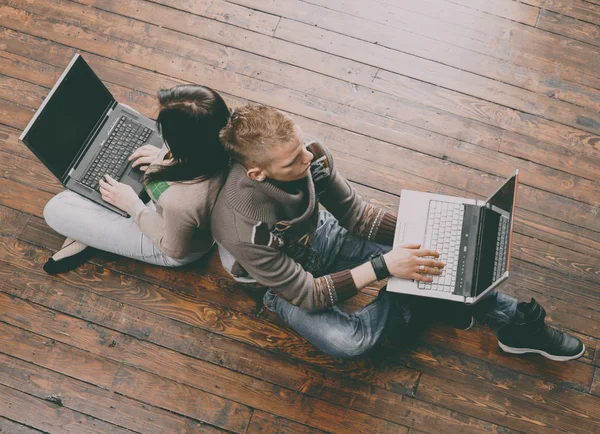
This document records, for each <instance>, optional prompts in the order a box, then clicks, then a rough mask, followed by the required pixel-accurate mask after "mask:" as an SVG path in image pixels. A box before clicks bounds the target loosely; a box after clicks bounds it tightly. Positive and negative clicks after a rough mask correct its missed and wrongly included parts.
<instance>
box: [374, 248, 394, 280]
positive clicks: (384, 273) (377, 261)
mask: <svg viewBox="0 0 600 434" xmlns="http://www.w3.org/2000/svg"><path fill="white" fill-rule="evenodd" d="M371 265H373V271H375V277H376V278H377V280H378V281H379V280H383V279H385V278H387V277H390V270H388V267H387V265H386V263H385V259H384V258H383V253H380V254H379V255H375V256H371Z"/></svg>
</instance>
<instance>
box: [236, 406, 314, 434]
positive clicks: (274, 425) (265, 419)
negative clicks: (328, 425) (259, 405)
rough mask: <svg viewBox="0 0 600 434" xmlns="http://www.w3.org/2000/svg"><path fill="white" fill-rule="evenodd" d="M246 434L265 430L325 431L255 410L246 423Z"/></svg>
mask: <svg viewBox="0 0 600 434" xmlns="http://www.w3.org/2000/svg"><path fill="white" fill-rule="evenodd" d="M247 432H248V434H262V433H265V432H268V433H273V434H288V433H295V434H325V431H320V430H316V429H314V428H311V427H308V426H305V425H300V424H298V423H295V422H292V421H290V420H287V419H284V418H282V417H279V416H274V415H272V414H269V413H265V412H264V411H260V410H256V411H254V414H253V415H252V420H251V421H250V425H248V431H247Z"/></svg>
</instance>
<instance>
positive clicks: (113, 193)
mask: <svg viewBox="0 0 600 434" xmlns="http://www.w3.org/2000/svg"><path fill="white" fill-rule="evenodd" d="M104 176H105V177H106V181H104V180H102V179H100V193H101V194H102V199H103V200H105V201H106V202H108V203H110V204H111V205H114V206H116V207H117V208H119V209H122V210H123V211H126V212H129V211H130V210H131V209H133V208H134V206H135V204H136V203H137V201H139V200H140V198H138V195H137V194H135V191H134V190H133V188H131V186H130V185H127V184H123V183H121V182H118V181H116V180H115V179H113V178H111V177H110V176H109V175H104ZM130 214H131V213H130Z"/></svg>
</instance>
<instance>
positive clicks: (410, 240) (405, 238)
mask: <svg viewBox="0 0 600 434" xmlns="http://www.w3.org/2000/svg"><path fill="white" fill-rule="evenodd" d="M424 235H425V233H424V231H423V227H422V226H420V225H415V224H411V223H405V224H404V235H401V236H399V237H398V244H422V243H423V237H424Z"/></svg>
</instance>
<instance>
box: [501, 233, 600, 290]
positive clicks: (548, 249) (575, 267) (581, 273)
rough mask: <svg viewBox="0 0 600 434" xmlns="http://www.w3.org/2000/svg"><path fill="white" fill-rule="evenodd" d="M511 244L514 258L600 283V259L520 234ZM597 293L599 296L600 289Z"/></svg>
mask: <svg viewBox="0 0 600 434" xmlns="http://www.w3.org/2000/svg"><path fill="white" fill-rule="evenodd" d="M513 246H515V248H513V251H512V254H513V256H514V257H516V258H519V259H523V260H525V261H528V262H531V263H534V264H537V265H539V266H542V267H544V268H546V269H550V270H556V271H559V272H560V273H563V274H566V275H568V276H572V277H575V276H576V277H579V278H580V279H583V280H588V281H590V282H593V283H595V284H596V285H599V284H600V261H598V260H597V259H595V258H590V257H589V256H587V255H584V254H580V253H576V252H573V251H571V250H568V249H565V248H563V247H560V246H553V245H551V244H548V243H546V242H543V241H539V240H536V239H535V238H531V237H526V236H523V235H520V234H516V235H515V237H514V239H513ZM597 295H598V296H600V290H599V291H598V293H597Z"/></svg>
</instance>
